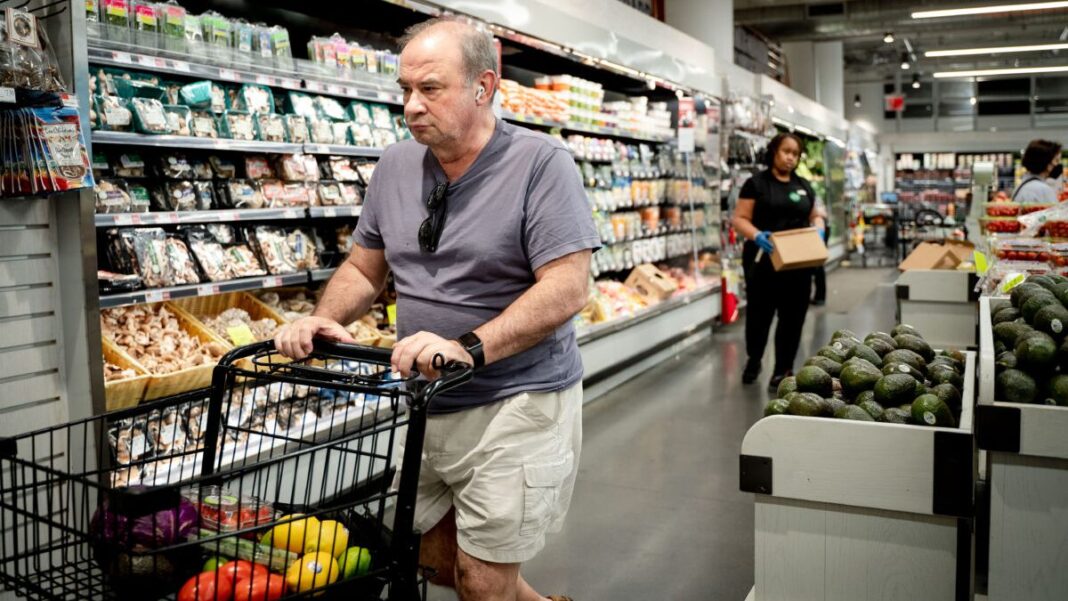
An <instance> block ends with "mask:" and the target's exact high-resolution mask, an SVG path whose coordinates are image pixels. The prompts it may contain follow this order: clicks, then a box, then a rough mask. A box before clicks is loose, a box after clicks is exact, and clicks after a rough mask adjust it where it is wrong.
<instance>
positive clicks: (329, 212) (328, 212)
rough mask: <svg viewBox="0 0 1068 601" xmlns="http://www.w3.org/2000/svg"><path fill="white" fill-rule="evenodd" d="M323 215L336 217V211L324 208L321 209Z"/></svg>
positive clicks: (331, 208) (332, 208)
mask: <svg viewBox="0 0 1068 601" xmlns="http://www.w3.org/2000/svg"><path fill="white" fill-rule="evenodd" d="M323 215H324V216H326V217H337V209H335V208H334V207H325V208H324V209H323Z"/></svg>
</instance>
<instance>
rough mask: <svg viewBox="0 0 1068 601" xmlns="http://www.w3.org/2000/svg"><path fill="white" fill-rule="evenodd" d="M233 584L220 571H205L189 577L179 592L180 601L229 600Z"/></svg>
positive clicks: (232, 592)
mask: <svg viewBox="0 0 1068 601" xmlns="http://www.w3.org/2000/svg"><path fill="white" fill-rule="evenodd" d="M233 594H234V591H233V584H232V583H231V581H230V580H228V579H226V578H224V577H223V576H222V575H221V574H219V573H218V572H203V573H201V574H197V575H196V576H193V577H192V578H190V579H189V581H188V582H186V583H185V586H183V587H182V590H181V591H179V592H178V601H229V600H230V598H231V597H232V596H233Z"/></svg>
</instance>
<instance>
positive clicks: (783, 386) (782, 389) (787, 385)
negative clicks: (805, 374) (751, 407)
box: [775, 376, 797, 399]
mask: <svg viewBox="0 0 1068 601" xmlns="http://www.w3.org/2000/svg"><path fill="white" fill-rule="evenodd" d="M796 391H797V379H796V378H794V377H793V376H787V377H785V378H783V379H782V382H779V387H778V388H777V389H776V390H775V396H776V397H778V398H780V399H785V398H786V395H788V394H790V393H791V392H796Z"/></svg>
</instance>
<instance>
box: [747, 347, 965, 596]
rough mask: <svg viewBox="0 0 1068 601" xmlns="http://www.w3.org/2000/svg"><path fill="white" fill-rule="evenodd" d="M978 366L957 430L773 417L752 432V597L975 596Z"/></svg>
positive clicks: (749, 437) (749, 489)
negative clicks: (753, 568) (753, 524)
mask: <svg viewBox="0 0 1068 601" xmlns="http://www.w3.org/2000/svg"><path fill="white" fill-rule="evenodd" d="M975 364H976V357H975V353H974V352H969V353H967V363H966V369H965V374H964V390H963V391H962V409H961V418H960V424H959V425H958V427H957V428H930V427H923V426H914V425H902V424H887V423H880V422H875V423H872V422H860V421H849V420H839V419H827V418H817V417H799V416H793V415H777V416H772V417H766V418H764V419H761V420H760V421H758V422H757V423H756V424H754V425H753V427H752V428H750V429H749V431H748V432H747V433H746V435H745V439H744V440H743V442H742V454H741V470H740V475H741V489H742V490H743V491H746V492H753V493H756V495H755V501H756V511H755V530H756V537H755V551H756V561H755V587H754V591H753V597H752V598H753V599H754V600H755V601H779V600H782V601H787V600H788V601H816V600H819V601H866V600H867V601H875V600H879V601H885V600H889V599H901V600H904V599H923V600H925V601H960V600H961V599H971V598H972V595H973V581H974V578H973V574H974V559H973V558H974V537H973V535H972V519H971V518H972V512H973V510H972V505H973V497H974V488H975V480H976V465H977V461H976V449H975V440H974V436H973V413H974V403H975Z"/></svg>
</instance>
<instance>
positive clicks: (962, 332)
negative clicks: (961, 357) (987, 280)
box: [895, 269, 979, 348]
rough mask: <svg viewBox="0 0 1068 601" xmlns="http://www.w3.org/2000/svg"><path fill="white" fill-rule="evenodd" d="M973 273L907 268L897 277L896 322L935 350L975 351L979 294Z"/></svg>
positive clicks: (977, 342)
mask: <svg viewBox="0 0 1068 601" xmlns="http://www.w3.org/2000/svg"><path fill="white" fill-rule="evenodd" d="M977 282H978V278H977V277H976V275H975V272H972V271H958V270H952V269H910V270H908V271H905V272H903V273H902V274H901V276H900V277H898V279H897V282H896V284H895V293H896V295H897V321H898V323H907V324H909V325H911V326H914V327H915V328H916V329H917V330H919V331H921V332H923V337H924V339H926V340H927V342H929V343H930V344H931V345H932V346H934V347H936V348H938V347H941V348H975V347H976V345H978V344H979V341H978V340H976V327H975V324H976V323H977V312H978V303H977V301H978V300H979V294H978V293H977V292H976V291H975V285H976V283H977Z"/></svg>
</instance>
